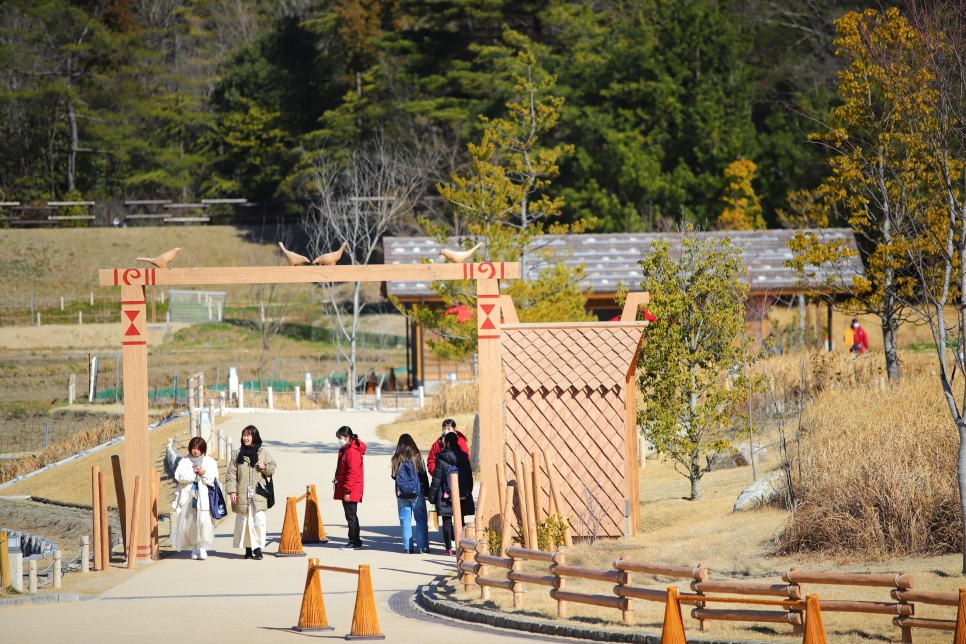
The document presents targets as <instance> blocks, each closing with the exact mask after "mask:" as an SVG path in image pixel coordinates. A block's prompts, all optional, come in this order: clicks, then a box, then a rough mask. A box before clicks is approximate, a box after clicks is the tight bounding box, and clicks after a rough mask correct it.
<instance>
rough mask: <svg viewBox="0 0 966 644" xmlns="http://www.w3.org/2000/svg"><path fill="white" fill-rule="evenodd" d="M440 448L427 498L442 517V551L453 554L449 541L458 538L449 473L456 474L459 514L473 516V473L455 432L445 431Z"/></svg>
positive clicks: (474, 508) (468, 458)
mask: <svg viewBox="0 0 966 644" xmlns="http://www.w3.org/2000/svg"><path fill="white" fill-rule="evenodd" d="M444 440H445V444H444V446H443V450H442V451H441V452H440V453H439V454H438V455H437V456H436V468H435V469H434V470H433V482H432V483H431V484H430V486H429V500H430V502H431V503H432V504H433V505H435V506H436V512H437V514H438V515H439V517H440V518H441V519H442V520H443V524H442V526H441V527H440V530H441V531H442V533H443V544H444V546H445V548H446V554H448V555H451V554H453V546H452V544H453V542H454V541H455V540H456V539H457V538H459V537H458V536H457V535H454V534H453V499H452V497H451V496H450V486H449V474H450V472H452V471H453V470H454V468H455V469H456V471H457V472H458V473H459V478H458V480H459V486H460V514H461V515H462V516H464V517H465V516H473V515H475V514H476V505H475V504H474V503H473V472H472V466H471V465H470V457H469V455H467V453H466V452H464V451H463V450H462V449H461V448H460V444H459V437H458V436H457V435H456V433H455V432H451V433H449V434H446V437H445V439H444Z"/></svg>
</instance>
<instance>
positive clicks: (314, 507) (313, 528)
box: [302, 485, 329, 543]
mask: <svg viewBox="0 0 966 644" xmlns="http://www.w3.org/2000/svg"><path fill="white" fill-rule="evenodd" d="M302 542H303V543H328V542H329V539H328V537H326V535H325V524H323V523H322V511H321V510H320V509H319V497H318V495H317V494H316V492H315V486H314V485H306V486H305V520H304V521H303V523H302Z"/></svg>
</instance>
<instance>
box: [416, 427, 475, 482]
mask: <svg viewBox="0 0 966 644" xmlns="http://www.w3.org/2000/svg"><path fill="white" fill-rule="evenodd" d="M450 432H456V437H457V438H458V439H459V443H460V449H461V450H463V451H464V452H466V453H467V454H469V453H470V448H469V447H467V446H466V436H464V435H463V434H462V433H461V432H457V431H456V421H455V420H453V419H452V418H447V419H446V420H444V421H443V435H442V436H440V437H439V438H438V439H436V442H435V443H433V446H432V447H430V448H429V456H427V457H426V469H427V470H429V475H430V476H432V475H433V472H434V471H435V470H436V455H437V454H439V453H440V452H441V451H442V450H443V449H445V446H444V444H443V439H444V438H445V437H446V434H448V433H450Z"/></svg>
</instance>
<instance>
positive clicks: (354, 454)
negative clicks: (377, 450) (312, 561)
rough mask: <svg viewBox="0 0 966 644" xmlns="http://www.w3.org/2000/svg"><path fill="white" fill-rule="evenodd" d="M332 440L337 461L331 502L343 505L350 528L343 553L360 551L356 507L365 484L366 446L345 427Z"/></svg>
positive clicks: (360, 499) (360, 500)
mask: <svg viewBox="0 0 966 644" xmlns="http://www.w3.org/2000/svg"><path fill="white" fill-rule="evenodd" d="M335 437H336V438H337V439H338V441H339V460H338V461H337V464H336V466H335V478H334V479H332V482H333V483H335V495H334V498H335V500H336V501H342V510H343V511H344V512H345V521H346V524H347V525H348V526H349V540H348V541H347V542H346V544H345V545H344V546H342V549H343V550H359V549H360V548H362V539H361V538H360V537H359V516H358V514H357V510H358V506H359V503H361V502H362V487H363V482H364V480H365V472H364V470H363V468H362V457H363V456H364V455H365V453H366V444H365V443H363V442H362V441H361V440H359V437H358V436H356V435H355V434H353V433H352V429H350V428H349V427H347V426H342V427H340V428H339V429H338V430H337V431H336V433H335Z"/></svg>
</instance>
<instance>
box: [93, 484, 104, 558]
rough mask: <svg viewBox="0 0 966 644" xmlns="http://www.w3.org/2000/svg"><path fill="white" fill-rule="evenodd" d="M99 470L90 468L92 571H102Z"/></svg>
mask: <svg viewBox="0 0 966 644" xmlns="http://www.w3.org/2000/svg"><path fill="white" fill-rule="evenodd" d="M100 469H101V468H99V467H96V466H95V467H92V468H91V507H92V509H93V512H92V514H93V516H94V570H103V567H102V564H101V555H102V554H103V550H101V490H100V477H99V476H98V475H97V474H98V472H100Z"/></svg>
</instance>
